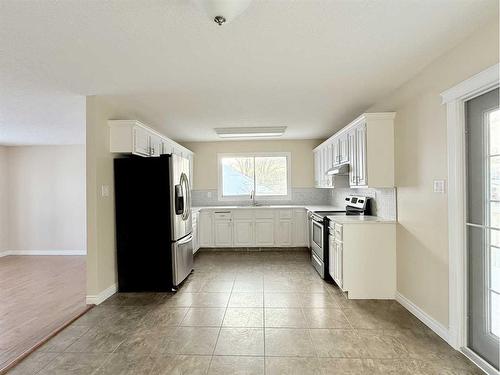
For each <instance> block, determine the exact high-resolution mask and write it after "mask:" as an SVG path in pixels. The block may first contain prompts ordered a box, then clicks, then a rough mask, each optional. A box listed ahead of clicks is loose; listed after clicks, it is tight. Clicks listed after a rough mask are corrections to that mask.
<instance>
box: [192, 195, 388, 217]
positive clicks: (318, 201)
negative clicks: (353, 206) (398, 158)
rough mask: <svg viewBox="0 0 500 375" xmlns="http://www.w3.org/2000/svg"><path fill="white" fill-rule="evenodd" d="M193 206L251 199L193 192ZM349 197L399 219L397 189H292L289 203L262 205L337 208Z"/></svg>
mask: <svg viewBox="0 0 500 375" xmlns="http://www.w3.org/2000/svg"><path fill="white" fill-rule="evenodd" d="M191 194H192V200H193V201H192V205H193V206H194V207H203V206H237V205H246V204H249V203H250V197H248V199H247V200H243V201H219V198H218V195H217V189H206V190H193V191H192V192H191ZM348 195H363V196H367V197H370V198H372V200H371V208H372V215H377V216H381V217H384V218H387V219H394V220H396V219H397V217H396V216H397V213H396V212H397V210H396V189H395V188H384V189H372V188H369V189H350V188H335V189H316V188H292V199H291V200H287V201H263V200H257V201H258V202H259V203H261V204H297V205H301V204H309V205H332V206H336V207H344V206H345V201H344V199H345V197H346V196H348Z"/></svg>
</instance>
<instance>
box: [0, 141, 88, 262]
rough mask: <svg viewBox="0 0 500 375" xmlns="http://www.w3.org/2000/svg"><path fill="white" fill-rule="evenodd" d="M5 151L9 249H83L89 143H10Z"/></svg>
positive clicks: (44, 250)
mask: <svg viewBox="0 0 500 375" xmlns="http://www.w3.org/2000/svg"><path fill="white" fill-rule="evenodd" d="M6 157H7V163H8V173H7V175H6V176H7V178H6V180H7V181H8V182H7V184H8V191H7V197H8V215H9V216H8V249H7V250H9V251H12V252H24V251H28V252H29V251H37V252H51V253H52V252H53V251H69V252H74V253H81V254H84V253H85V250H86V234H85V232H86V230H85V227H86V222H85V146H84V145H71V146H17V147H7V148H6ZM0 194H1V192H0Z"/></svg>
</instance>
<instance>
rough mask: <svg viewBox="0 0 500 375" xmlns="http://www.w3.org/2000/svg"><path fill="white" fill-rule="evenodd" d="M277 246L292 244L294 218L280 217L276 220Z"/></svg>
mask: <svg viewBox="0 0 500 375" xmlns="http://www.w3.org/2000/svg"><path fill="white" fill-rule="evenodd" d="M275 232H276V246H279V247H289V246H292V220H291V219H278V220H277V221H276V229H275Z"/></svg>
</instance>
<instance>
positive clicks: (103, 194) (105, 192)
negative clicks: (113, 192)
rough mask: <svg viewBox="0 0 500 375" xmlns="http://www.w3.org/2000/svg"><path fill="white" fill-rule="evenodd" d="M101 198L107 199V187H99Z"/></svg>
mask: <svg viewBox="0 0 500 375" xmlns="http://www.w3.org/2000/svg"><path fill="white" fill-rule="evenodd" d="M101 196H102V197H109V186H108V185H102V186H101Z"/></svg>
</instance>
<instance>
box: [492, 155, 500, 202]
mask: <svg viewBox="0 0 500 375" xmlns="http://www.w3.org/2000/svg"><path fill="white" fill-rule="evenodd" d="M490 199H491V200H492V201H498V202H500V155H499V156H493V157H491V158H490Z"/></svg>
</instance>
